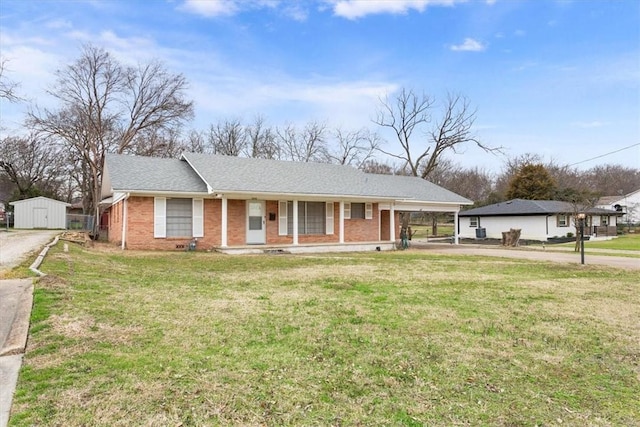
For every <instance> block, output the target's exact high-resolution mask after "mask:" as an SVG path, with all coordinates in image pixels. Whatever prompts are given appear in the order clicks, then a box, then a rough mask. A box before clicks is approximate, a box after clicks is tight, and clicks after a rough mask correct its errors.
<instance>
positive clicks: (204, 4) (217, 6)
mask: <svg viewBox="0 0 640 427" xmlns="http://www.w3.org/2000/svg"><path fill="white" fill-rule="evenodd" d="M180 9H182V10H185V11H187V12H191V13H195V14H196V15H202V16H205V17H207V18H211V17H214V16H226V15H233V14H235V13H237V12H238V10H239V8H238V5H237V3H236V2H235V1H234V0H186V1H185V2H184V4H183V5H182V6H181V7H180Z"/></svg>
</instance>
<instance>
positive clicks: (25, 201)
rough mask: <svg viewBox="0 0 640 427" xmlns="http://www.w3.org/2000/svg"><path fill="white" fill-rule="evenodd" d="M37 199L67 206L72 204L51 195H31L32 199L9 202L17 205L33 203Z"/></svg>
mask: <svg viewBox="0 0 640 427" xmlns="http://www.w3.org/2000/svg"><path fill="white" fill-rule="evenodd" d="M36 200H46V201H48V202H55V203H59V204H61V205H65V206H71V205H70V204H69V203H66V202H61V201H60V200H56V199H50V198H49V197H44V196H38V197H31V198H30V199H23V200H16V201H14V202H9V204H10V205H11V206H15V205H21V204H23V203H32V202H34V201H36Z"/></svg>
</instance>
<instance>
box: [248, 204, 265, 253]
mask: <svg viewBox="0 0 640 427" xmlns="http://www.w3.org/2000/svg"><path fill="white" fill-rule="evenodd" d="M264 211H265V206H264V201H263V200H248V201H247V244H248V245H264V244H265V243H266V237H267V234H266V230H265V223H266V221H265V216H264Z"/></svg>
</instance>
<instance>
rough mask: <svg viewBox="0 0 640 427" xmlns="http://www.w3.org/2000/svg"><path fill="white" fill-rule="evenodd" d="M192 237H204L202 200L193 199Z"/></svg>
mask: <svg viewBox="0 0 640 427" xmlns="http://www.w3.org/2000/svg"><path fill="white" fill-rule="evenodd" d="M193 237H204V200H202V199H193Z"/></svg>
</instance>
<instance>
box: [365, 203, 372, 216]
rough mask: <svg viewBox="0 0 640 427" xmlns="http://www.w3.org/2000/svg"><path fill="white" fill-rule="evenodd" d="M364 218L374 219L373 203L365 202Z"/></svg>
mask: <svg viewBox="0 0 640 427" xmlns="http://www.w3.org/2000/svg"><path fill="white" fill-rule="evenodd" d="M364 219H373V203H365V204H364Z"/></svg>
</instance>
